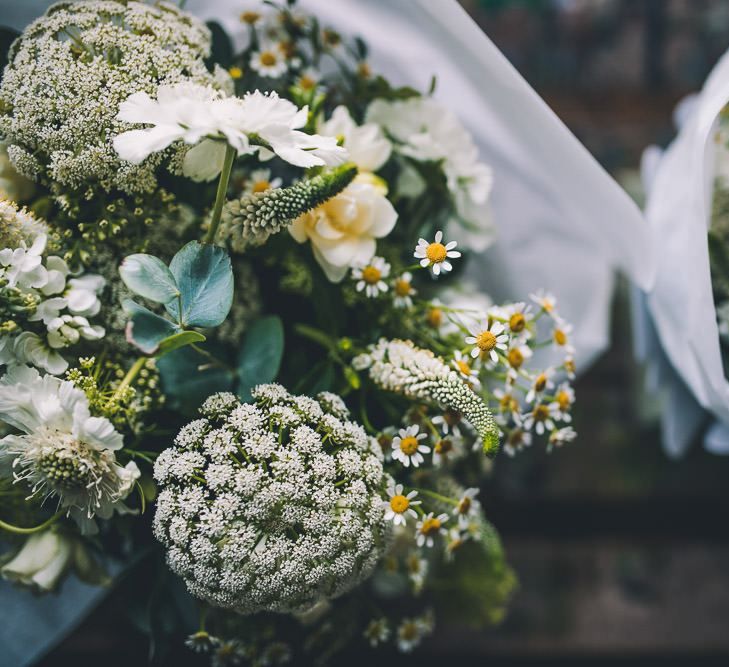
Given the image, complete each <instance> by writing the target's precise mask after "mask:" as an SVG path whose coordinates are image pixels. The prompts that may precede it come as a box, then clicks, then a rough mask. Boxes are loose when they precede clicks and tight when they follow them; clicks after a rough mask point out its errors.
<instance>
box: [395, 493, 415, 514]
mask: <svg viewBox="0 0 729 667" xmlns="http://www.w3.org/2000/svg"><path fill="white" fill-rule="evenodd" d="M390 507H391V508H392V511H393V512H396V513H397V514H402V513H403V512H404V511H405V510H406V509H407V508H408V507H410V501H409V500H408V499H407V498H406V497H405V496H403V495H402V494H400V495H397V496H393V497H392V498H390Z"/></svg>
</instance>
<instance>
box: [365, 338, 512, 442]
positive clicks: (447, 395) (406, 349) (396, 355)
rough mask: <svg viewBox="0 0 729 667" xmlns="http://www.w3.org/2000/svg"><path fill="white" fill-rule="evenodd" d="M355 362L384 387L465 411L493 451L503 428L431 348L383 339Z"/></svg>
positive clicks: (458, 375)
mask: <svg viewBox="0 0 729 667" xmlns="http://www.w3.org/2000/svg"><path fill="white" fill-rule="evenodd" d="M353 364H356V365H357V367H359V368H361V369H364V368H368V369H369V375H370V378H371V379H372V380H373V381H374V382H375V383H376V384H378V385H379V386H381V387H382V388H383V389H387V390H388V391H394V392H396V393H399V394H402V395H404V396H407V397H409V398H414V399H417V400H421V401H431V402H434V403H437V404H439V405H442V406H445V407H447V408H450V409H451V410H453V411H455V412H457V413H460V414H462V415H463V416H464V417H465V418H466V419H467V420H468V421H469V423H470V424H471V426H472V427H473V428H474V429H475V430H476V432H477V433H478V435H479V437H480V438H481V440H482V441H483V446H484V451H486V452H487V453H492V452H494V451H495V450H496V448H497V446H498V441H499V429H498V427H497V425H496V422H495V421H494V419H493V417H492V416H491V412H490V411H489V409H488V407H487V406H486V404H485V403H484V401H483V400H482V399H481V398H480V397H479V396H478V395H477V394H476V393H475V392H474V391H473V389H472V388H471V386H470V385H469V384H468V383H467V382H464V380H463V379H462V378H461V375H460V373H459V372H458V371H456V370H455V369H453V368H451V367H450V366H448V364H446V363H445V362H444V361H443V360H442V359H441V358H439V357H436V356H435V355H434V354H433V353H432V352H431V351H430V350H423V349H420V348H418V347H415V345H413V343H412V341H403V340H387V339H385V338H382V339H380V340H379V341H378V343H377V344H376V345H372V346H370V349H369V350H368V352H367V353H366V354H364V355H360V356H358V357H355V359H354V360H353Z"/></svg>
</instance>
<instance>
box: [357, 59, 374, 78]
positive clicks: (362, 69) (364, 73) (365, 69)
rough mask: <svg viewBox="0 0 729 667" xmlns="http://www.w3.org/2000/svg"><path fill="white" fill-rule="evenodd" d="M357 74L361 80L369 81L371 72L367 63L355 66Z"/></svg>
mask: <svg viewBox="0 0 729 667" xmlns="http://www.w3.org/2000/svg"><path fill="white" fill-rule="evenodd" d="M357 74H359V75H360V76H361V77H362V78H363V79H369V78H370V77H371V76H372V70H371V69H370V66H369V65H368V64H367V63H360V64H359V65H357Z"/></svg>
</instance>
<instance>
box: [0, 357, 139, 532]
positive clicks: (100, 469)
mask: <svg viewBox="0 0 729 667" xmlns="http://www.w3.org/2000/svg"><path fill="white" fill-rule="evenodd" d="M0 420H3V421H5V422H6V423H7V424H9V425H10V426H12V427H14V428H16V429H18V430H19V431H20V434H19V435H15V434H11V435H7V436H5V437H4V438H2V439H1V440H0V463H1V462H5V463H9V464H10V465H11V467H12V470H13V475H14V480H15V482H16V483H23V484H26V485H27V486H28V487H29V488H30V490H31V495H33V496H37V497H39V498H47V497H50V498H53V499H55V500H57V501H58V505H59V507H60V508H61V509H64V510H67V511H68V514H69V515H70V516H72V517H73V518H74V519H75V520H76V521H77V522H78V523H79V525H80V526H81V528H82V530H84V531H86V532H90V531H93V530H94V528H95V524H94V522H93V519H94V517H96V516H98V517H101V518H102V519H108V518H110V517H111V515H112V514H113V512H114V510H119V509H123V506H122V501H123V500H124V498H126V497H127V495H129V492H130V491H131V490H132V488H133V486H134V482H135V481H136V480H137V478H138V477H139V470H138V468H137V466H136V464H135V463H134V462H130V463H128V464H127V465H126V467H121V466H120V465H119V464H118V463H117V462H116V456H115V454H114V452H115V451H116V450H118V449H121V447H122V436H121V435H120V434H119V433H118V432H117V431H116V430H115V429H114V427H113V426H112V424H111V422H110V421H109V420H108V419H106V418H104V417H92V416H91V414H90V412H89V403H88V399H87V398H86V395H85V394H84V393H83V392H82V391H81V390H80V389H78V388H76V387H75V386H74V385H73V384H72V383H71V382H67V381H62V380H59V379H58V378H55V377H53V376H51V375H46V376H44V377H41V376H40V374H39V373H38V371H36V370H34V369H32V368H28V367H27V366H14V367H12V368H10V369H9V370H8V372H7V373H6V374H5V375H4V376H3V377H2V379H0Z"/></svg>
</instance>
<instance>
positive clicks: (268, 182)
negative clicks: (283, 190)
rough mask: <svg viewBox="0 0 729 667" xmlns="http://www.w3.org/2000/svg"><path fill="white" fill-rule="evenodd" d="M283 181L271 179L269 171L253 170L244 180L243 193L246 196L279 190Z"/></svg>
mask: <svg viewBox="0 0 729 667" xmlns="http://www.w3.org/2000/svg"><path fill="white" fill-rule="evenodd" d="M282 182H283V181H282V180H281V179H280V178H271V170H270V169H254V170H253V171H252V172H251V173H250V175H249V176H248V178H246V180H245V187H244V192H245V193H246V194H259V193H261V192H267V191H268V190H271V189H275V188H280V187H281V183H282Z"/></svg>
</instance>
